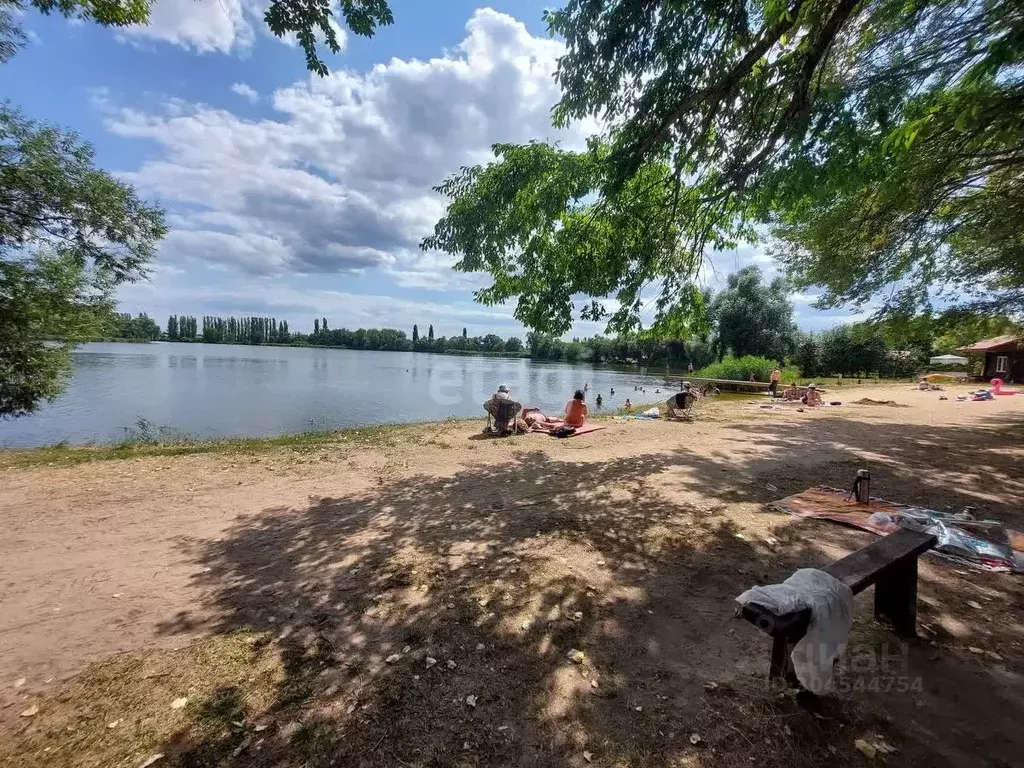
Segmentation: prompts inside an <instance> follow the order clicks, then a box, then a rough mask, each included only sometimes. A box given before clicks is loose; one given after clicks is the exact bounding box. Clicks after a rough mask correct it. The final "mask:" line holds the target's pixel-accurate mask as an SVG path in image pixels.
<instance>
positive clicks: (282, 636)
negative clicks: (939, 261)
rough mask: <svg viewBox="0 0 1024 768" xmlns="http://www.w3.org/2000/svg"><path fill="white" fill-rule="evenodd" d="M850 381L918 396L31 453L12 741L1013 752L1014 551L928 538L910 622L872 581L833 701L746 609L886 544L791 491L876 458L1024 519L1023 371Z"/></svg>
mask: <svg viewBox="0 0 1024 768" xmlns="http://www.w3.org/2000/svg"><path fill="white" fill-rule="evenodd" d="M955 393H956V392H955V391H953V392H946V393H943V394H945V395H949V396H951V395H952V394H955ZM844 394H845V395H846V397H847V398H848V399H849V400H855V399H858V398H860V397H862V396H870V397H871V398H872V399H875V400H879V401H887V400H893V401H895V402H896V403H897V404H898V405H903V406H908V407H893V406H888V405H844V406H843V407H842V408H834V409H823V410H820V411H810V410H807V411H805V412H796V411H795V410H787V411H780V410H771V411H761V410H760V409H758V408H756V407H752V406H749V405H747V404H745V403H743V402H730V403H718V404H708V405H704V407H703V408H702V409H701V412H700V415H699V418H698V420H697V421H696V422H695V423H665V422H622V421H612V422H609V426H608V428H607V429H605V430H602V431H599V432H595V433H593V434H590V435H586V436H583V437H580V438H574V439H570V440H557V439H554V438H549V437H546V436H541V435H526V436H521V437H514V438H509V439H504V440H488V439H481V438H482V436H481V435H479V434H478V429H479V426H480V425H477V424H467V423H449V424H443V425H423V426H416V427H409V428H407V429H401V430H397V431H395V432H393V433H390V434H391V436H390V438H389V439H387V440H384V441H382V443H381V444H380V445H378V446H376V447H366V446H361V447H353V446H351V444H349V443H347V442H346V441H343V440H339V441H338V442H337V443H332V444H329V445H317V446H304V447H301V448H294V449H281V450H277V449H275V450H274V451H271V452H262V453H252V454H244V453H242V454H239V453H235V454H230V455H202V456H186V457H176V458H166V457H157V458H145V459H131V460H121V461H102V462H95V463H89V464H82V465H80V466H74V467H65V468H60V467H54V468H42V469H30V470H26V469H20V470H7V471H4V472H2V473H0V531H2V532H3V533H2V536H0V606H2V610H0V676H2V679H0V764H3V765H12V766H13V765H18V766H79V765H83V766H115V765H116V766H120V765H124V766H138V765H141V764H143V763H144V762H145V761H146V760H147V759H150V758H153V757H154V756H156V755H162V757H160V758H159V759H158V760H157V761H156V762H154V763H153V765H156V766H160V767H161V768H162V766H165V765H168V766H170V765H177V766H213V765H217V766H243V765H244V766H300V765H315V766H320V765H324V766H327V765H338V766H364V765H365V766H407V765H414V766H495V765H522V766H554V765H559V766H564V765H570V766H583V765H588V764H591V765H603V766H666V765H672V766H740V765H751V764H756V765H759V766H776V765H777V766H812V765H821V764H824V763H829V764H831V765H866V764H869V763H872V764H877V763H879V762H884V763H885V764H888V765H911V764H923V765H929V766H944V765H955V766H961V765H962V766H968V765H970V766H1010V765H1020V760H1021V755H1024V729H1021V727H1020V723H1021V722H1022V721H1024V620H1022V617H1024V612H1022V608H1024V587H1022V584H1021V580H1020V577H1018V576H1012V575H996V574H983V573H976V572H973V571H972V572H968V571H967V570H965V569H963V568H961V567H958V566H955V565H953V564H950V563H947V562H944V561H941V560H938V559H936V558H931V557H926V558H925V559H924V560H922V567H921V573H920V587H919V599H920V608H919V610H920V614H919V625H920V627H921V638H920V639H919V640H916V641H913V642H911V643H910V644H909V645H904V644H901V643H900V641H898V640H897V639H896V638H895V637H894V636H892V635H891V634H890V633H889V632H888V631H887V630H886V629H885V628H884V627H882V626H880V625H877V624H876V623H874V622H873V620H872V619H871V607H870V599H871V597H870V594H868V595H864V596H861V598H859V599H858V606H857V623H856V625H855V630H854V636H853V639H852V642H851V646H850V649H849V651H848V654H847V658H846V659H845V660H844V662H843V665H842V668H841V670H840V674H839V676H838V679H837V682H838V691H837V693H836V694H835V695H834V696H831V697H829V698H827V699H826V700H824V701H823V702H822V703H821V704H820V706H819V707H818V708H817V709H815V710H813V711H811V710H808V709H805V708H801V707H799V706H797V704H796V702H795V701H794V700H793V698H792V696H790V695H788V694H786V693H784V692H780V691H777V690H772V689H771V688H769V687H768V685H767V683H766V682H765V675H766V670H767V663H768V650H769V641H768V639H767V638H766V637H765V636H764V635H762V634H761V633H759V632H758V631H757V630H756V629H755V628H753V627H752V626H750V625H748V624H747V623H745V622H742V621H740V620H737V619H735V618H734V617H733V616H734V608H735V604H734V598H735V597H736V595H738V594H739V593H740V592H741V591H743V590H744V589H746V588H747V587H749V586H752V585H754V584H758V583H772V582H778V581H782V580H783V579H785V578H786V577H787V576H788V575H789V574H790V573H791V572H792V571H793V570H795V569H796V568H799V567H805V566H813V565H820V564H824V563H827V562H829V561H830V560H832V559H835V558H836V557H839V556H841V555H843V554H845V553H846V552H849V551H851V550H852V549H855V548H857V547H859V546H863V545H864V544H865V543H867V542H869V541H871V540H872V538H873V537H871V536H870V535H869V534H865V533H863V532H858V531H851V530H846V529H843V528H840V527H838V526H836V525H834V524H831V523H825V522H815V521H804V520H797V519H794V518H790V517H788V516H785V515H780V514H778V513H774V512H770V511H768V510H767V508H766V507H765V503H766V502H768V501H771V500H773V499H775V498H778V497H780V496H783V495H787V494H790V493H795V492H797V491H800V490H803V489H804V488H806V487H808V486H811V485H821V484H827V485H837V486H841V487H842V486H847V485H849V484H850V483H851V481H852V478H853V475H854V472H855V470H856V469H858V468H861V467H867V468H869V469H870V470H871V473H872V481H873V482H872V491H873V492H874V493H875V494H876V495H880V496H883V497H885V498H889V499H892V500H894V501H901V502H909V503H916V504H920V505H924V506H929V507H932V508H935V509H941V510H955V511H958V510H960V509H962V508H963V507H965V506H968V505H969V506H973V507H975V508H976V509H977V513H978V514H979V515H984V516H987V517H993V518H997V519H1000V520H1003V521H1005V522H1006V523H1007V524H1009V525H1011V526H1014V527H1017V528H1024V441H1022V438H1024V397H1021V396H1018V397H1007V398H999V399H997V400H996V401H993V402H986V403H957V402H955V401H954V400H953V399H952V397H951V398H950V400H946V401H940V400H939V399H938V397H939V395H938V393H934V392H930V393H919V392H917V391H913V390H911V389H910V388H907V387H898V388H896V387H892V388H877V389H870V390H868V389H864V390H856V391H855V392H846V393H844ZM573 650H579V651H582V652H583V654H584V657H583V659H582V663H575V662H573V661H570V660H569V659H568V658H567V654H569V652H570V651H573ZM182 699H184V701H182ZM172 703H176V704H177V705H181V706H177V707H172ZM23 712H24V713H32V714H25V715H24V716H23V715H22V713H23ZM858 739H864V740H865V741H867V742H868V743H871V744H882V745H883V748H884V747H885V746H891V747H893V748H895V750H897V751H895V752H892V753H889V754H885V753H884V751H883V752H879V753H877V754H876V756H875V757H874V758H873V759H869V758H868V757H867V756H865V755H864V754H863V753H862V752H861V751H859V750H858V749H857V748H856V747H855V742H856V741H857V740H858Z"/></svg>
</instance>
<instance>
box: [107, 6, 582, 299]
mask: <svg viewBox="0 0 1024 768" xmlns="http://www.w3.org/2000/svg"><path fill="white" fill-rule="evenodd" d="M188 2H191V0H188ZM561 51H562V46H561V44H560V43H558V42H556V41H553V40H549V39H544V38H537V37H533V36H532V35H530V34H529V32H528V31H527V30H526V27H525V26H524V25H523V24H521V23H520V22H518V21H516V20H515V19H513V18H512V17H510V16H507V15H504V14H500V13H497V12H496V11H493V10H491V9H482V10H478V11H476V12H475V13H474V14H473V16H472V18H471V19H470V20H469V22H468V23H467V25H466V37H465V39H464V40H463V41H462V43H461V44H459V45H458V46H457V47H456V48H455V49H453V50H452V51H449V52H447V53H446V54H445V55H444V56H441V57H437V58H432V59H430V60H428V61H420V60H403V59H392V60H391V61H389V62H387V63H386V64H378V65H376V66H375V67H373V68H372V69H371V70H369V71H367V72H361V73H360V72H351V71H336V72H334V73H332V75H331V76H329V77H327V78H319V77H310V78H308V79H307V80H305V81H302V82H298V83H295V84H293V85H291V86H290V87H287V88H283V89H280V90H278V91H276V92H275V93H274V94H273V96H272V99H271V100H272V103H273V106H274V108H275V110H276V111H277V112H278V114H279V116H278V117H277V118H275V119H263V120H251V119H244V118H241V117H239V116H237V115H234V114H232V113H231V112H228V111H225V110H221V109H215V108H212V107H209V106H206V105H202V104H184V103H182V102H180V101H177V100H171V101H169V102H168V103H167V104H166V105H165V107H164V109H163V110H161V111H159V112H156V113H151V112H143V111H139V110H133V109H111V108H110V106H109V103H108V104H107V106H106V107H105V108H106V110H107V124H108V127H109V129H110V130H111V131H113V132H114V133H116V134H118V135H120V136H123V137H130V138H139V139H147V140H151V141H153V142H155V143H156V144H157V145H158V150H159V151H158V153H156V155H155V159H152V160H149V161H147V162H145V163H144V164H143V165H142V166H141V167H140V168H138V169H137V170H136V171H133V172H129V173H124V174H122V175H123V176H124V177H125V178H127V179H128V180H129V181H130V182H131V183H133V184H135V185H137V186H138V187H140V188H142V189H143V190H144V191H145V192H146V193H148V194H151V195H154V196H157V197H159V198H160V199H161V200H162V201H163V202H164V203H165V204H167V205H168V206H169V207H171V208H172V209H174V208H175V207H178V212H177V213H178V215H177V217H176V224H177V226H178V227H179V228H181V229H183V230H185V231H184V232H182V233H179V234H178V235H176V236H175V237H172V238H169V239H168V241H167V243H166V244H165V246H164V252H163V253H164V258H169V259H172V260H178V259H187V258H195V257H196V254H199V253H201V254H202V258H203V259H204V260H205V261H207V263H218V264H220V265H222V266H223V267H225V268H228V269H236V270H240V271H243V272H245V273H248V274H262V275H282V274H287V273H299V274H326V273H332V272H347V271H359V270H367V269H373V268H382V269H384V270H387V271H388V272H390V273H391V274H392V275H393V276H394V278H395V280H396V281H397V282H398V283H399V284H400V285H405V286H410V287H420V288H423V287H429V288H437V289H452V288H465V287H467V285H468V283H467V278H466V277H465V276H456V275H454V274H453V273H452V272H451V270H450V264H451V261H450V260H447V259H444V258H439V255H438V254H423V253H421V252H420V251H419V250H418V243H419V240H420V239H421V238H422V237H423V236H424V235H426V234H428V233H429V232H430V230H431V228H432V226H433V224H434V222H435V221H436V220H437V219H438V218H439V216H440V215H441V214H442V213H443V202H442V201H441V200H440V199H439V198H438V196H437V195H435V194H434V193H433V192H432V191H431V187H432V186H433V185H435V184H437V183H438V182H440V181H441V180H442V179H443V178H444V177H445V176H446V175H448V174H450V173H452V172H455V171H457V170H458V168H459V167H460V166H462V165H465V164H468V163H472V162H475V161H478V160H480V159H481V158H483V157H485V156H487V155H488V154H489V153H488V148H489V147H490V146H491V145H492V144H494V143H495V142H499V141H527V140H530V139H532V138H537V137H545V136H547V137H551V138H558V139H561V140H562V141H563V144H565V145H568V146H577V145H580V144H582V140H583V138H584V136H585V135H587V133H588V132H589V131H590V130H591V128H592V126H578V127H577V128H575V129H573V130H571V131H568V132H561V133H557V132H555V131H553V130H552V129H551V128H550V109H551V106H552V105H553V104H554V103H555V101H557V99H558V96H559V92H558V89H557V86H556V85H555V83H554V80H553V79H552V76H551V75H552V73H553V72H554V70H555V66H556V59H557V57H558V56H559V54H560V53H561ZM243 85H244V84H236V86H235V88H234V90H235V91H236V92H239V93H240V92H241V88H240V87H241V86H243ZM243 95H244V94H243ZM190 254H191V255H190Z"/></svg>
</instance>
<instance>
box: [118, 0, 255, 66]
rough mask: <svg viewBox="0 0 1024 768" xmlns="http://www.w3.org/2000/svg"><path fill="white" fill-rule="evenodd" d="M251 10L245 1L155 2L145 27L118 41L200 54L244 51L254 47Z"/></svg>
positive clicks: (129, 30) (122, 33) (127, 29)
mask: <svg viewBox="0 0 1024 768" xmlns="http://www.w3.org/2000/svg"><path fill="white" fill-rule="evenodd" d="M250 18H251V10H250V9H247V8H246V7H245V6H244V5H243V3H242V0H200V1H199V2H197V0H156V2H154V3H153V4H152V5H151V6H150V9H149V23H148V24H146V25H145V26H131V27H124V28H123V29H120V30H118V34H119V39H125V40H129V41H138V40H158V41H161V42H166V43H173V44H175V45H180V46H182V47H184V48H189V49H192V50H195V51H198V52H199V53H210V52H213V51H217V52H220V53H230V52H232V51H245V50H248V49H249V47H250V46H251V45H252V41H253V27H252V25H251V24H250Z"/></svg>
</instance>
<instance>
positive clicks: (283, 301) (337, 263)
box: [0, 0, 852, 335]
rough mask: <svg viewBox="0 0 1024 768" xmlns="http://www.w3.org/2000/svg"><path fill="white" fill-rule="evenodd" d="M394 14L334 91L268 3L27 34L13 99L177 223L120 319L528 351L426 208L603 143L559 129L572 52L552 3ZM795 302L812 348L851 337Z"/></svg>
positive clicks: (457, 0)
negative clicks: (430, 245)
mask: <svg viewBox="0 0 1024 768" xmlns="http://www.w3.org/2000/svg"><path fill="white" fill-rule="evenodd" d="M391 5H392V9H393V11H394V15H395V25H394V26H393V27H390V28H385V29H382V30H381V31H380V32H379V33H378V34H377V35H376V36H375V37H374V38H371V39H363V38H358V37H356V36H354V35H351V34H346V35H344V41H345V45H344V48H343V50H342V52H341V53H340V54H338V55H337V56H334V55H331V54H329V53H326V54H325V56H326V60H327V62H328V64H329V66H330V67H331V69H332V74H331V75H330V76H329V77H328V78H324V79H321V78H318V77H316V76H310V75H309V74H308V73H307V72H306V70H305V67H304V59H303V57H302V54H301V52H300V50H299V49H298V48H297V47H296V46H295V45H294V44H293V43H291V42H289V41H282V40H279V39H277V38H275V37H273V36H272V35H271V34H270V33H269V32H268V31H267V30H266V27H265V25H264V24H263V22H262V18H261V16H262V7H263V2H261V0H198V1H197V0H156V3H155V5H154V7H153V12H152V19H151V23H150V25H149V26H148V27H145V28H131V29H125V30H108V29H103V28H100V27H97V26H95V25H93V24H81V23H72V22H68V21H66V20H64V19H62V18H47V17H43V16H40V15H39V14H38V13H36V12H34V11H31V12H28V13H26V14H24V15H23V16H22V17H21V22H22V23H23V25H24V26H25V27H26V29H27V30H29V33H30V37H31V39H32V42H31V43H30V44H29V45H28V46H27V48H26V49H25V50H23V51H22V52H21V53H19V54H18V55H17V56H16V57H15V58H14V59H13V60H12V61H11V62H9V63H8V64H6V65H4V66H3V67H2V68H0V87H2V88H3V93H4V96H5V97H6V98H9V99H10V100H11V101H12V102H13V103H15V104H17V105H20V106H21V107H22V108H23V109H24V110H25V112H26V113H27V114H28V115H30V116H32V117H34V118H41V119H46V120H50V121H52V122H55V123H58V124H60V125H62V126H65V127H68V128H72V129H74V130H76V131H78V132H79V133H80V134H81V135H82V136H83V137H84V138H86V139H87V140H88V141H90V142H91V143H92V144H93V145H94V146H95V148H96V152H97V159H98V162H99V164H100V165H101V166H102V167H104V168H107V169H109V170H112V171H114V172H116V173H117V174H118V175H120V176H121V177H123V178H125V179H127V180H128V181H130V182H131V183H132V184H134V185H136V187H137V188H138V189H139V190H140V191H141V192H142V194H143V195H144V196H146V197H147V198H148V199H151V200H155V201H159V202H160V203H161V204H162V205H163V206H164V207H165V208H166V210H167V211H168V214H169V215H168V221H169V224H170V226H171V233H170V234H169V236H168V237H167V239H166V240H165V241H164V243H163V244H162V245H161V248H160V252H159V256H158V258H157V261H156V264H155V268H154V271H153V275H152V279H151V280H150V281H149V282H147V283H141V284H136V285H132V286H128V287H126V288H124V289H122V291H121V294H120V300H121V304H122V310H123V311H131V312H140V311H146V312H149V313H150V314H151V315H152V316H154V317H155V318H156V319H157V320H158V322H160V323H163V322H165V320H166V317H167V315H169V314H171V313H177V314H195V315H202V314H242V313H246V314H248V313H254V314H267V315H272V316H275V317H278V318H283V319H287V320H288V321H289V323H290V324H291V326H292V328H293V329H308V328H309V327H310V326H311V325H312V320H313V318H314V317H322V316H326V317H327V318H328V319H329V321H330V322H331V325H332V326H333V327H341V326H348V327H358V326H363V327H369V326H390V327H398V328H406V329H407V330H408V329H410V328H411V327H412V324H413V323H419V325H420V327H423V326H424V325H426V324H429V323H432V324H433V325H434V327H435V332H436V333H437V334H438V335H442V334H445V335H447V334H453V333H460V332H461V329H462V328H463V327H468V328H469V329H470V332H471V333H473V334H483V333H488V332H497V333H500V334H502V335H511V334H521V333H522V328H521V326H520V325H519V324H518V323H517V322H516V321H515V320H514V319H513V318H512V307H511V306H505V307H482V306H479V305H476V304H475V303H473V301H472V296H471V291H472V289H473V288H474V287H477V286H480V285H483V284H485V282H486V279H485V278H484V277H482V276H473V275H464V274H458V273H455V272H453V271H452V270H451V269H450V263H451V259H450V258H449V257H447V256H445V255H444V254H431V253H423V252H421V251H419V249H418V248H417V247H416V246H417V243H418V242H419V240H420V238H421V237H422V236H423V235H424V234H426V233H427V232H429V231H430V228H431V227H432V225H433V223H434V221H436V219H437V218H438V216H439V215H440V214H441V212H442V211H443V207H442V203H441V200H440V199H439V198H438V197H437V196H436V195H434V194H433V193H432V192H431V191H430V188H431V186H432V185H434V184H436V183H438V182H439V181H441V180H442V179H443V178H444V177H445V176H446V175H448V174H449V173H451V172H453V171H455V170H457V169H458V168H459V167H460V166H461V165H465V164H469V163H476V162H482V161H486V159H487V158H488V156H489V151H488V148H489V147H490V145H491V144H493V143H495V142H498V141H527V140H529V139H533V138H541V139H558V140H560V141H561V142H562V143H563V145H565V146H575V145H578V144H581V143H582V141H583V139H584V138H585V137H586V135H588V133H591V132H593V131H594V129H595V126H594V125H592V124H591V125H585V124H581V125H577V126H571V127H570V128H568V129H566V130H563V131H554V130H553V129H552V128H551V127H550V121H549V110H550V107H551V105H552V104H553V103H554V102H555V101H556V100H557V98H558V92H557V89H556V87H555V85H554V82H553V81H552V79H551V73H552V72H553V71H554V67H555V59H556V58H557V56H558V55H559V52H560V50H561V49H560V44H559V43H558V42H557V41H554V40H551V39H550V38H548V36H547V34H546V31H545V29H544V25H543V22H542V20H541V14H542V12H543V9H544V7H545V5H546V4H545V3H543V2H535V0H518V2H492V3H490V4H489V5H487V6H478V5H477V4H476V3H474V2H466V1H465V0H445V1H444V2H425V1H424V0H392V3H391ZM750 263H757V264H759V266H761V267H762V269H764V270H766V271H767V272H768V273H771V272H772V265H771V261H770V259H768V257H767V256H765V255H764V253H763V252H762V251H760V250H758V249H756V248H741V249H739V250H738V251H735V252H730V253H721V254H716V255H714V257H713V258H712V261H711V264H709V268H708V269H707V270H706V273H707V274H706V277H705V280H706V281H707V282H709V283H710V284H711V285H713V286H714V285H716V284H718V283H720V282H721V280H722V279H723V278H724V275H725V274H727V273H728V272H731V271H735V270H736V269H737V268H740V267H743V266H745V265H747V264H750ZM794 302H795V307H796V311H797V320H798V323H799V324H800V325H801V326H802V327H805V328H808V329H819V328H824V327H829V326H831V325H834V324H836V323H838V322H842V321H846V320H849V319H851V318H852V316H851V315H850V314H849V313H848V312H843V311H840V312H830V313H823V312H818V311H815V310H813V309H811V308H810V307H809V302H810V298H809V297H808V296H804V295H796V296H794ZM601 330H602V326H600V325H598V324H594V323H586V322H579V323H577V325H576V327H574V329H573V331H572V335H590V334H592V333H595V332H600V331H601Z"/></svg>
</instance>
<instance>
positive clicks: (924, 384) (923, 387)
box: [917, 378, 928, 392]
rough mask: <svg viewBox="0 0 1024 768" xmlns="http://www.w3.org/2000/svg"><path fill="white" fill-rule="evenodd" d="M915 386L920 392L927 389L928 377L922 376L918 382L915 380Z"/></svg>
mask: <svg viewBox="0 0 1024 768" xmlns="http://www.w3.org/2000/svg"><path fill="white" fill-rule="evenodd" d="M917 388H918V389H920V390H921V391H922V392H925V391H927V390H928V379H925V378H922V379H921V380H920V381H919V382H917Z"/></svg>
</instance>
